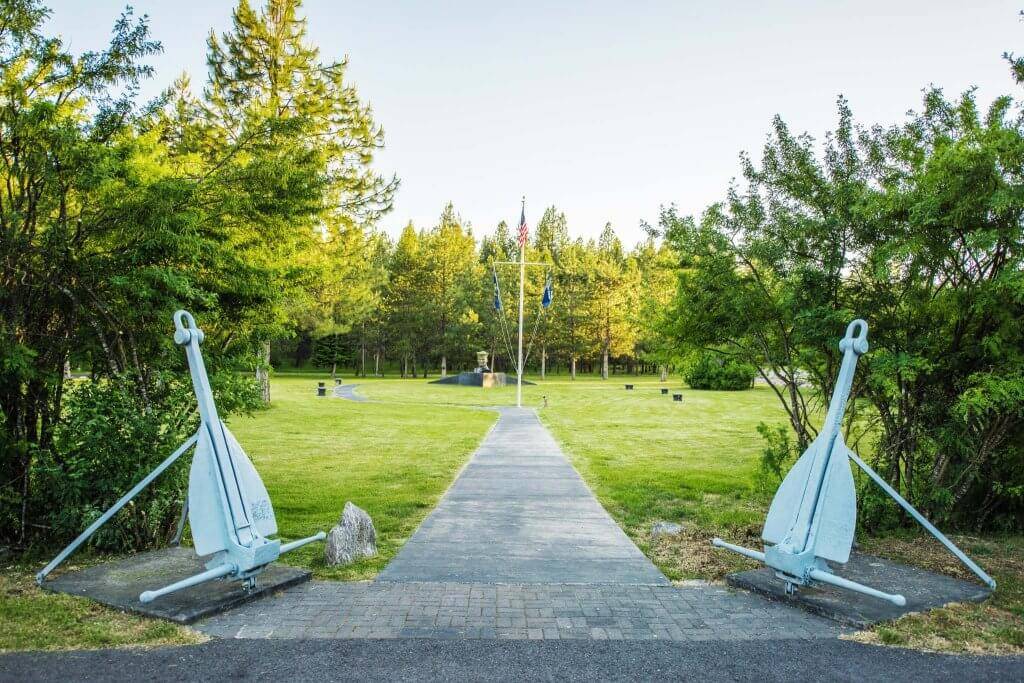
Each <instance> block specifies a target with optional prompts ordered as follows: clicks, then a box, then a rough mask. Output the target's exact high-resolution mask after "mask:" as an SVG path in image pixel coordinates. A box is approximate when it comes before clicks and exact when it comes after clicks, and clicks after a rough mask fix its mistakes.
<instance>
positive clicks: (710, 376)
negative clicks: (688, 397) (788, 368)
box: [684, 352, 757, 391]
mask: <svg viewBox="0 0 1024 683" xmlns="http://www.w3.org/2000/svg"><path fill="white" fill-rule="evenodd" d="M756 374H757V369H756V368H754V366H752V365H748V364H746V363H740V362H738V361H734V360H732V359H727V358H722V357H721V356H720V355H719V354H716V353H711V352H707V353H702V354H701V355H700V356H699V357H698V358H697V360H696V361H695V362H694V363H693V365H691V366H690V368H689V370H687V372H686V375H685V377H684V379H685V380H686V383H687V384H689V385H690V388H691V389H710V390H713V391H739V390H742V389H749V388H750V387H752V386H753V384H754V375H756Z"/></svg>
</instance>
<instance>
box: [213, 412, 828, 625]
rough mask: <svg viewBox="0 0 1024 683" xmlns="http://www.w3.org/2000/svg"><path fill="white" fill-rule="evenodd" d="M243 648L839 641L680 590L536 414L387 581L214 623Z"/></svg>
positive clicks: (750, 600)
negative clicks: (420, 641) (396, 642)
mask: <svg viewBox="0 0 1024 683" xmlns="http://www.w3.org/2000/svg"><path fill="white" fill-rule="evenodd" d="M199 628H200V629H201V630H202V631H204V632H206V633H209V634H210V635H215V636H222V637H234V638H405V637H426V638H501V639H527V638H529V639H566V638H588V639H669V640H715V639H724V640H736V639H765V638H768V639H786V638H812V637H835V636H836V635H837V634H838V632H839V631H838V628H837V627H836V626H835V625H834V624H833V623H832V622H830V621H826V620H823V619H820V618H818V617H814V616H811V615H809V614H806V613H804V612H801V611H799V610H795V609H793V608H790V607H787V606H783V605H779V604H775V603H771V602H768V601H766V600H764V599H763V598H760V597H756V596H753V595H749V594H746V593H740V592H735V591H733V590H731V589H728V588H725V587H721V586H698V587H676V586H673V585H672V584H671V583H670V582H669V581H668V580H667V579H666V578H665V576H664V575H663V574H662V573H661V572H660V571H658V569H657V568H656V567H655V566H654V565H653V564H651V562H650V561H649V560H648V559H647V558H646V557H645V556H644V555H643V553H642V552H640V550H639V549H638V548H637V547H636V546H635V545H634V544H633V542H632V541H631V540H630V539H629V537H628V536H626V535H625V534H624V533H623V532H622V530H621V529H620V528H619V527H618V526H617V525H616V524H615V523H614V521H613V520H612V519H611V518H610V517H609V516H608V514H607V513H606V512H605V510H604V509H603V508H602V507H601V506H600V504H599V503H598V502H597V500H596V499H595V498H594V496H593V494H592V493H591V492H590V490H589V489H588V488H587V486H586V484H585V483H584V482H583V480H582V479H581V478H580V476H579V474H577V472H576V471H575V469H573V467H572V465H571V464H569V462H568V460H567V459H566V458H565V455H564V454H563V453H562V451H561V449H560V448H559V447H558V445H557V443H556V442H555V441H554V439H553V438H552V437H551V435H550V434H549V433H548V431H547V430H546V429H545V428H544V426H543V425H542V424H541V423H540V421H539V420H538V418H537V415H536V413H534V412H533V411H532V410H514V409H502V410H501V417H500V418H499V421H498V423H497V424H496V425H495V427H494V429H492V430H491V432H490V433H489V434H488V435H487V437H486V438H485V439H484V442H483V443H482V444H481V445H480V448H479V449H478V450H477V452H476V453H475V454H474V455H473V458H472V459H471V460H470V462H469V464H468V465H467V466H466V468H465V469H464V470H463V472H462V473H461V474H460V476H459V477H458V479H457V480H456V482H455V483H454V484H453V485H452V487H451V489H450V490H449V491H448V493H447V494H445V496H444V498H443V499H442V500H441V502H440V504H439V505H438V506H437V508H436V509H435V510H434V511H433V512H432V513H431V514H430V515H429V516H428V517H427V519H426V520H424V522H423V524H422V525H421V526H420V528H419V529H418V530H417V531H416V533H415V534H414V535H413V537H412V538H411V539H410V540H409V542H408V543H406V544H405V546H403V548H402V550H401V551H400V552H399V553H398V555H397V556H396V557H395V558H394V559H393V560H392V561H391V563H390V564H389V565H388V566H387V567H386V568H385V569H384V571H383V572H382V573H381V574H380V576H379V577H378V579H377V581H374V582H363V583H334V582H320V581H314V582H310V583H307V584H303V585H300V586H296V587H295V588H291V589H288V590H285V591H282V592H281V593H279V594H277V595H275V596H272V597H269V598H265V599H263V600H257V601H254V602H251V603H248V604H247V605H244V606H243V607H240V608H238V609H235V610H233V611H231V612H228V613H226V614H222V615H219V616H217V617H213V618H211V619H209V620H207V621H205V622H203V623H202V624H200V625H199Z"/></svg>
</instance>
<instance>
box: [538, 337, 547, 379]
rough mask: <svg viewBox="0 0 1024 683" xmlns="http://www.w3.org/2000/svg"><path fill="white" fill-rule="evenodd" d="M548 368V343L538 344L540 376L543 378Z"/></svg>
mask: <svg viewBox="0 0 1024 683" xmlns="http://www.w3.org/2000/svg"><path fill="white" fill-rule="evenodd" d="M547 370H548V345H547V344H541V345H540V378H541V379H544V377H545V376H546V375H547Z"/></svg>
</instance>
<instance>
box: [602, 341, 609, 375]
mask: <svg viewBox="0 0 1024 683" xmlns="http://www.w3.org/2000/svg"><path fill="white" fill-rule="evenodd" d="M601 379H608V347H607V346H606V347H605V348H604V350H603V351H602V352H601Z"/></svg>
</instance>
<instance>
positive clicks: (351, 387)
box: [334, 384, 368, 403]
mask: <svg viewBox="0 0 1024 683" xmlns="http://www.w3.org/2000/svg"><path fill="white" fill-rule="evenodd" d="M358 386H359V385H358V384H339V385H338V386H336V387H334V398H343V399H346V400H348V401H356V402H357V403H363V402H364V401H366V400H368V399H367V398H366V397H365V396H363V395H362V394H357V393H356V387H358Z"/></svg>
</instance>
